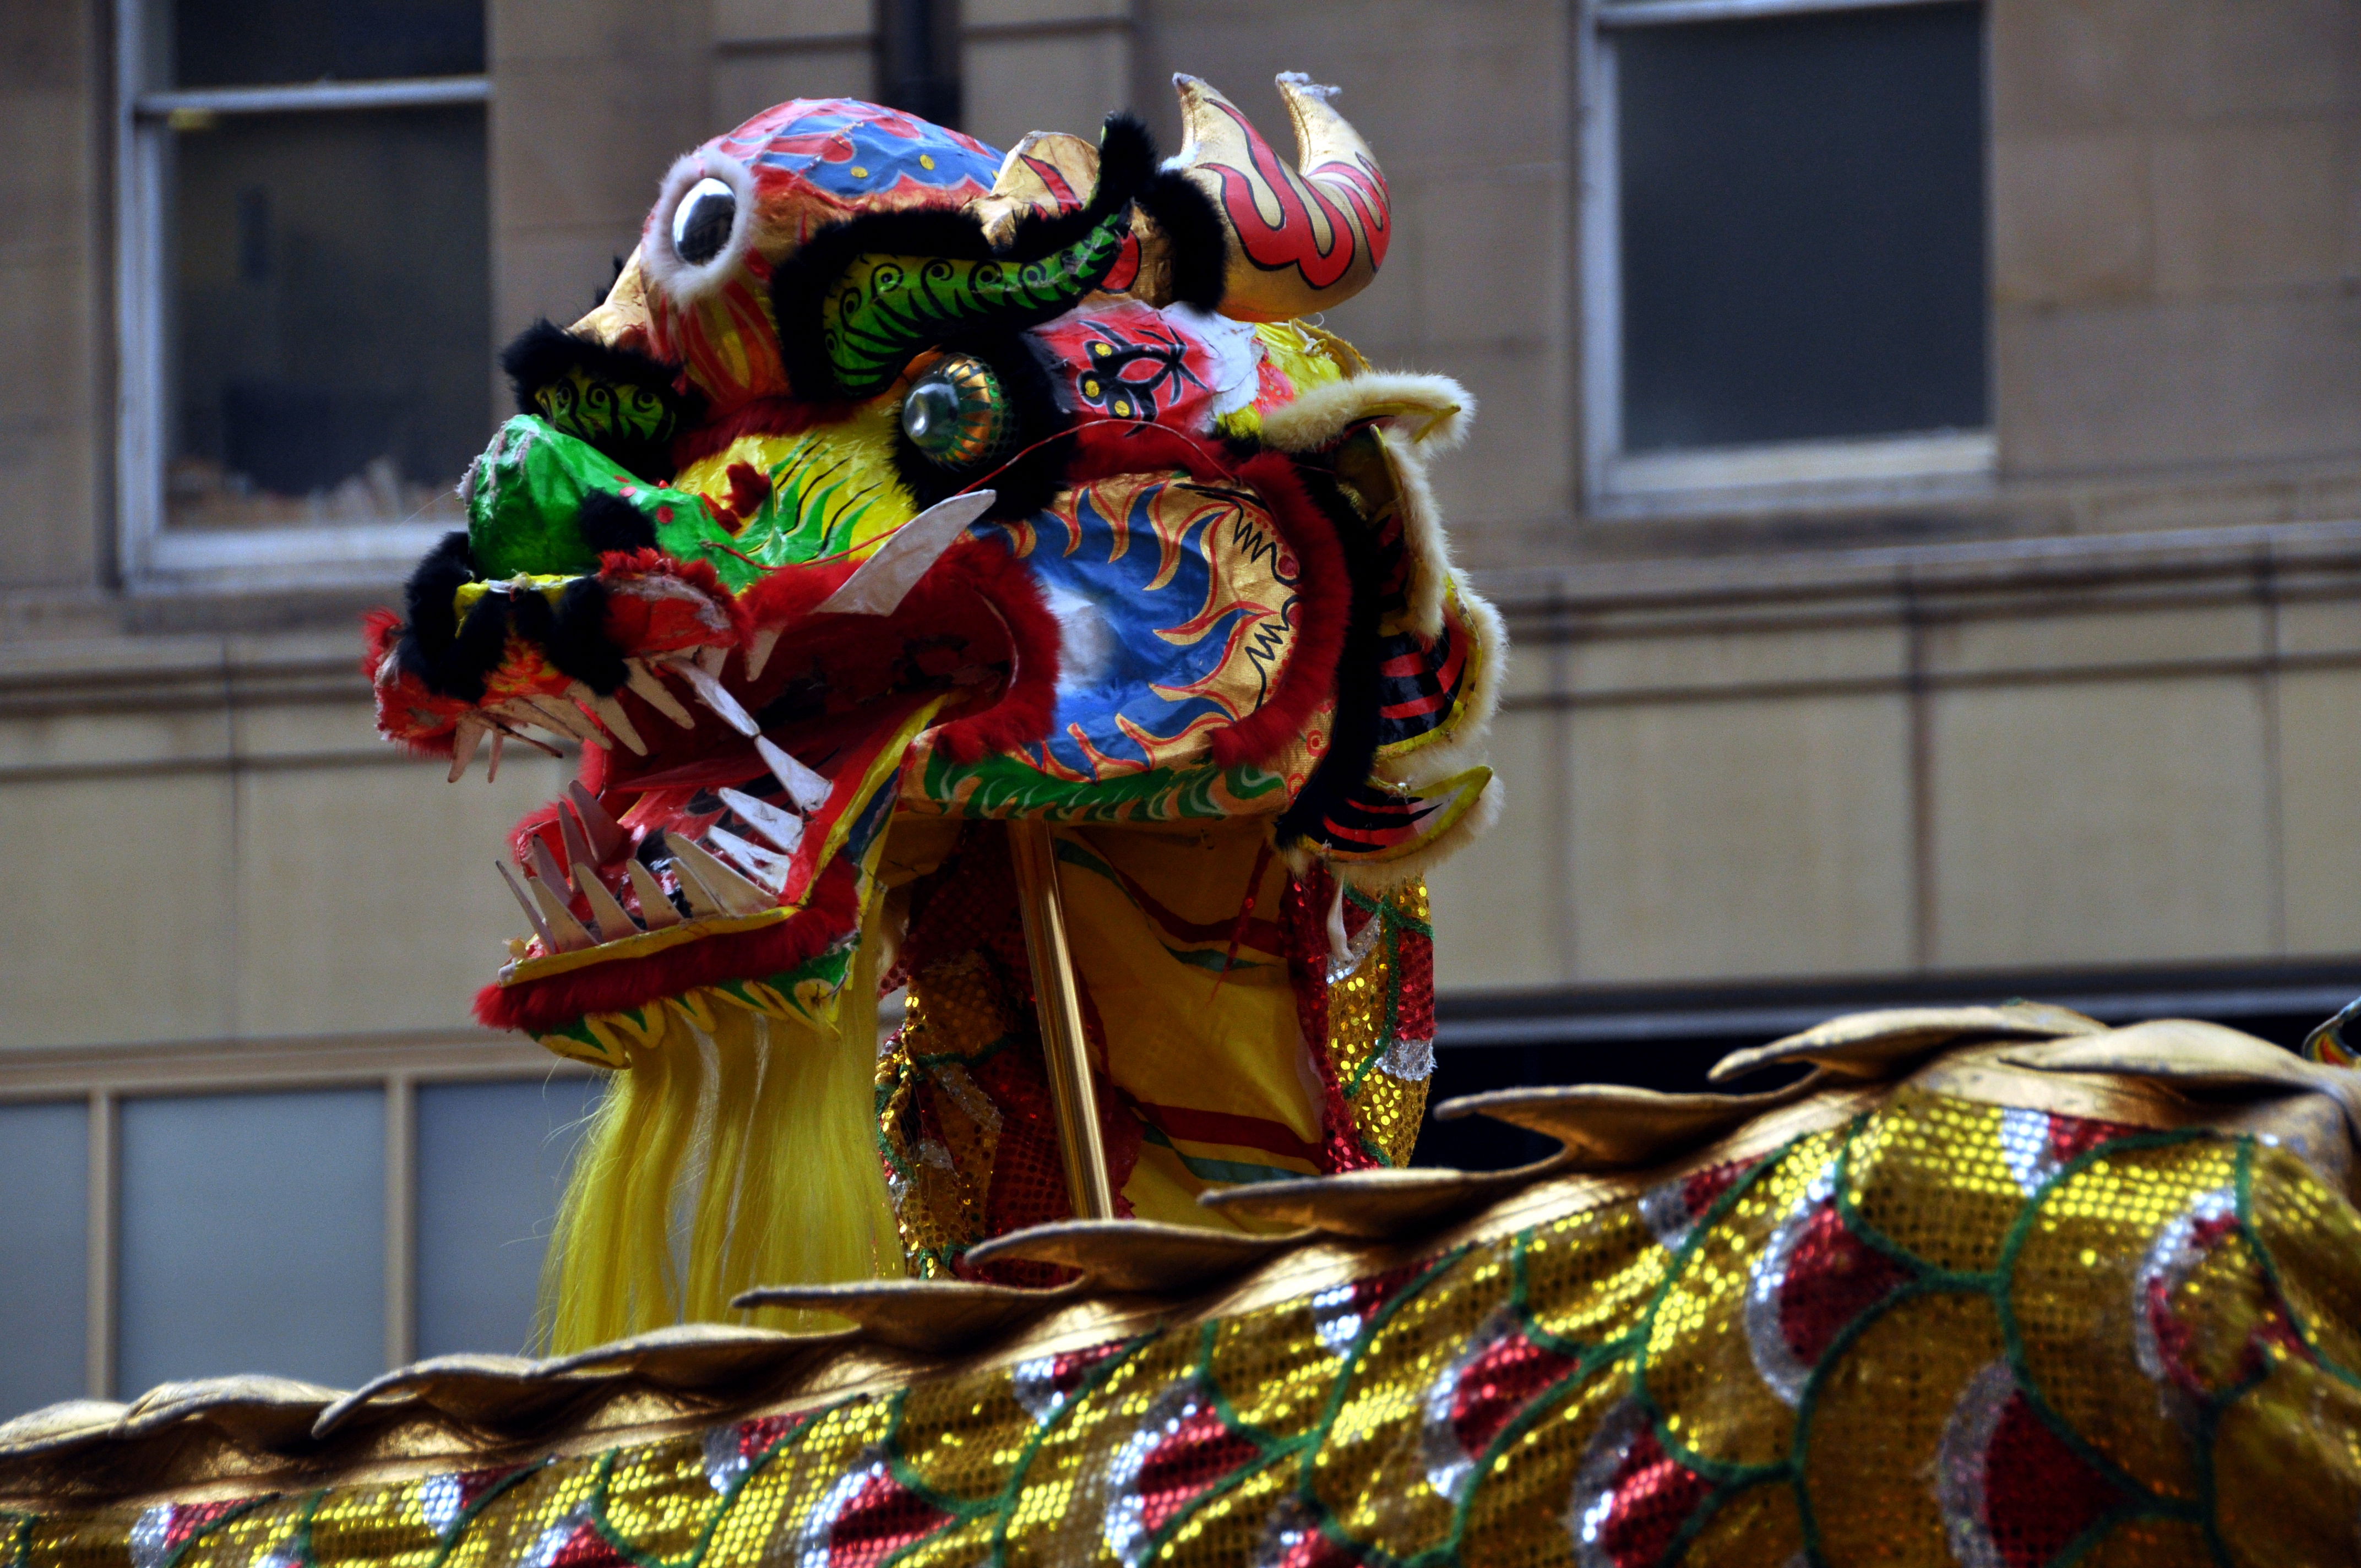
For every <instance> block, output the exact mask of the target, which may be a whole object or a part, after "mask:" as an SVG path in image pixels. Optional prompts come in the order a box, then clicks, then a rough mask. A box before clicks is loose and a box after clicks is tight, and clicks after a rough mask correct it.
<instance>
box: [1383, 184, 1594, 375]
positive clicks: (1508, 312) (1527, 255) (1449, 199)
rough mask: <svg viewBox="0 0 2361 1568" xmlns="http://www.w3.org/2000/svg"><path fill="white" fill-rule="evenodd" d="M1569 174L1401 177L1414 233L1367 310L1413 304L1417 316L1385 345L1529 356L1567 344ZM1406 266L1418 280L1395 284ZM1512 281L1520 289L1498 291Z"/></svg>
mask: <svg viewBox="0 0 2361 1568" xmlns="http://www.w3.org/2000/svg"><path fill="white" fill-rule="evenodd" d="M1570 174H1571V171H1570V170H1568V168H1567V166H1566V165H1565V164H1564V163H1561V162H1558V161H1555V160H1554V159H1548V160H1542V161H1537V162H1532V163H1524V164H1518V165H1514V166H1511V167H1510V168H1508V169H1503V170H1482V171H1478V170H1454V171H1450V172H1443V171H1431V172H1417V173H1412V174H1409V175H1405V176H1404V177H1403V178H1402V180H1401V181H1398V182H1397V183H1396V184H1395V185H1394V199H1395V212H1396V213H1397V214H1400V223H1401V224H1402V225H1403V226H1404V227H1406V228H1408V229H1409V230H1410V233H1409V234H1407V235H1401V236H1399V237H1400V238H1401V239H1402V240H1403V241H1404V242H1405V243H1401V244H1398V245H1396V246H1394V247H1391V248H1390V249H1389V251H1388V254H1387V257H1386V270H1385V271H1384V272H1383V273H1382V274H1380V277H1381V279H1382V289H1383V291H1382V292H1379V291H1378V290H1376V289H1373V290H1372V291H1371V293H1372V294H1373V295H1376V296H1377V297H1376V298H1375V299H1373V300H1372V302H1371V303H1372V304H1373V305H1374V306H1377V307H1378V308H1380V309H1382V308H1384V307H1385V305H1387V304H1391V305H1392V306H1393V308H1394V309H1395V310H1397V311H1399V310H1400V305H1401V302H1403V301H1404V300H1405V298H1411V299H1415V301H1416V306H1415V309H1416V315H1415V316H1414V317H1413V318H1412V319H1411V320H1410V321H1408V322H1404V323H1400V324H1401V325H1402V326H1406V327H1408V328H1409V329H1410V330H1409V331H1408V332H1407V333H1404V332H1400V331H1398V330H1389V331H1386V332H1385V333H1383V334H1382V335H1384V336H1387V337H1392V338H1397V339H1400V338H1405V337H1406V338H1409V339H1411V340H1412V341H1415V342H1418V343H1421V344H1422V345H1428V346H1431V347H1432V348H1433V349H1437V350H1448V349H1450V348H1452V347H1455V346H1458V345H1470V346H1483V347H1489V348H1494V349H1499V350H1509V349H1519V348H1521V349H1524V350H1526V351H1527V352H1531V351H1532V350H1534V349H1536V348H1538V347H1539V346H1540V345H1543V344H1546V343H1554V342H1563V341H1564V339H1565V330H1566V320H1565V308H1566V302H1568V301H1570V300H1571V299H1572V297H1573V291H1572V290H1571V289H1570V288H1569V287H1568V286H1567V280H1566V276H1565V262H1566V258H1568V257H1570V256H1572V255H1573V254H1574V240H1573V227H1572V217H1571V213H1570V204H1571V202H1572V199H1573V181H1572V179H1571V177H1570ZM1405 184H1406V185H1407V186H1408V187H1409V188H1408V190H1407V191H1405V190H1404V189H1403V187H1404V185H1405ZM1405 252H1409V253H1410V254H1407V255H1405V254H1403V253H1405ZM1404 261H1414V262H1415V264H1416V267H1417V271H1416V275H1415V278H1414V279H1412V280H1402V279H1397V278H1396V277H1395V276H1394V269H1396V268H1397V267H1399V266H1400V264H1401V263H1402V262H1404ZM1509 279H1515V280H1518V282H1517V283H1515V284H1514V285H1512V286H1508V287H1504V286H1503V280H1509ZM1405 282H1409V283H1411V284H1413V287H1411V288H1405V287H1403V284H1404V283H1405ZM1390 324H1391V323H1389V326H1390Z"/></svg>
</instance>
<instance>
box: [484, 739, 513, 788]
mask: <svg viewBox="0 0 2361 1568" xmlns="http://www.w3.org/2000/svg"><path fill="white" fill-rule="evenodd" d="M507 741H508V734H507V732H506V731H505V730H500V729H495V730H493V731H492V757H491V761H489V762H486V763H485V764H484V782H485V783H486V784H493V783H496V782H498V780H499V779H500V750H501V748H502V747H503V746H504V745H506V744H507Z"/></svg>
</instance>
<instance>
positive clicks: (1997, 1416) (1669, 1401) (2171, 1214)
mask: <svg viewBox="0 0 2361 1568" xmlns="http://www.w3.org/2000/svg"><path fill="white" fill-rule="evenodd" d="M1699 1158H1700V1160H1701V1161H1702V1163H1699V1162H1697V1161H1693V1162H1692V1163H1691V1164H1690V1165H1689V1166H1688V1167H1687V1168H1686V1169H1685V1170H1683V1171H1681V1172H1680V1173H1679V1174H1676V1175H1674V1176H1671V1177H1669V1178H1666V1179H1661V1180H1657V1181H1655V1182H1654V1183H1653V1185H1649V1186H1646V1187H1645V1188H1644V1189H1642V1188H1639V1187H1638V1184H1628V1185H1627V1188H1626V1190H1622V1191H1620V1193H1618V1194H1616V1195H1613V1196H1611V1197H1609V1198H1608V1199H1607V1200H1606V1201H1600V1200H1599V1197H1598V1193H1599V1188H1598V1186H1597V1184H1596V1183H1595V1182H1593V1183H1592V1185H1590V1186H1587V1187H1585V1186H1584V1185H1582V1181H1583V1180H1584V1179H1575V1180H1574V1181H1573V1183H1572V1184H1571V1185H1565V1184H1561V1185H1559V1186H1557V1187H1555V1188H1553V1187H1552V1186H1551V1185H1550V1184H1549V1183H1543V1184H1542V1185H1540V1186H1539V1187H1535V1188H1532V1189H1530V1190H1527V1191H1526V1192H1525V1194H1524V1195H1523V1196H1522V1197H1521V1199H1519V1200H1518V1203H1519V1204H1520V1205H1521V1206H1520V1207H1518V1208H1517V1209H1516V1210H1515V1211H1514V1219H1515V1223H1513V1225H1512V1226H1503V1227H1501V1228H1497V1229H1494V1230H1492V1231H1490V1232H1489V1233H1486V1232H1485V1231H1483V1230H1481V1229H1478V1230H1477V1231H1474V1232H1469V1233H1459V1234H1455V1233H1450V1232H1445V1233H1442V1234H1438V1235H1437V1236H1436V1237H1435V1239H1434V1240H1433V1241H1431V1242H1428V1243H1423V1244H1419V1245H1415V1246H1412V1247H1409V1248H1405V1249H1401V1250H1399V1251H1389V1250H1388V1249H1387V1248H1385V1247H1382V1246H1371V1247H1368V1248H1364V1249H1361V1250H1359V1251H1357V1252H1353V1253H1348V1254H1346V1256H1348V1257H1350V1258H1351V1259H1352V1261H1353V1263H1354V1264H1355V1267H1354V1268H1353V1269H1351V1270H1349V1271H1346V1272H1345V1273H1344V1274H1342V1275H1335V1274H1332V1275H1331V1276H1330V1277H1328V1278H1327V1280H1326V1281H1325V1282H1324V1283H1320V1284H1318V1285H1317V1286H1316V1288H1306V1289H1302V1290H1300V1291H1297V1292H1294V1293H1288V1292H1286V1291H1284V1290H1281V1291H1279V1292H1277V1293H1275V1294H1267V1295H1266V1296H1265V1297H1264V1298H1263V1299H1261V1300H1260V1301H1259V1302H1258V1303H1257V1304H1254V1305H1252V1306H1251V1307H1250V1308H1248V1309H1246V1310H1235V1311H1231V1310H1215V1311H1213V1313H1211V1315H1203V1314H1199V1315H1195V1316H1192V1315H1191V1314H1190V1313H1189V1312H1187V1311H1185V1310H1173V1311H1171V1312H1170V1313H1168V1314H1166V1315H1165V1316H1163V1317H1161V1318H1159V1319H1156V1320H1154V1321H1147V1322H1146V1323H1145V1324H1144V1326H1140V1327H1138V1328H1137V1330H1136V1331H1135V1332H1126V1333H1123V1334H1118V1335H1114V1336H1110V1337H1106V1338H1104V1339H1102V1340H1100V1341H1098V1342H1095V1343H1066V1344H1064V1345H1062V1346H1060V1345H1049V1346H1046V1347H1045V1346H1041V1345H1038V1344H1036V1345H1033V1346H1030V1347H1028V1346H1027V1345H1026V1344H1025V1343H1017V1344H1016V1345H1014V1346H1012V1347H1010V1348H1009V1349H1008V1350H1007V1351H1006V1352H1005V1354H993V1355H987V1356H985V1357H983V1361H982V1364H981V1365H977V1364H968V1365H965V1366H964V1367H962V1366H961V1365H959V1364H950V1369H948V1370H941V1371H936V1372H930V1373H928V1374H925V1375H922V1376H917V1377H916V1378H915V1379H913V1380H911V1381H908V1382H906V1384H904V1385H902V1386H899V1387H890V1386H889V1387H877V1388H872V1389H868V1390H865V1391H862V1392H860V1393H858V1394H855V1395H853V1396H851V1397H844V1398H837V1399H835V1400H834V1401H833V1402H822V1403H819V1404H818V1405H816V1406H813V1407H810V1408H789V1409H775V1410H773V1411H769V1412H765V1411H763V1409H761V1408H760V1407H757V1408H756V1409H755V1410H754V1411H753V1412H752V1413H751V1414H737V1415H733V1416H731V1417H730V1419H728V1420H721V1421H719V1423H718V1424H713V1425H710V1426H708V1428H707V1429H706V1430H703V1431H688V1432H680V1431H677V1430H676V1429H675V1431H670V1432H663V1431H659V1432H658V1433H656V1434H654V1435H642V1436H640V1437H638V1438H636V1439H635V1440H633V1441H629V1442H620V1444H618V1445H615V1446H609V1447H605V1448H603V1449H598V1448H593V1449H591V1450H590V1451H588V1452H583V1451H581V1445H579V1444H576V1445H574V1446H571V1447H563V1449H562V1451H561V1452H555V1453H550V1452H546V1451H544V1452H543V1453H539V1454H537V1455H535V1454H528V1455H526V1456H524V1457H522V1458H511V1459H507V1460H504V1461H502V1462H500V1463H498V1464H485V1465H483V1466H481V1467H475V1468H470V1467H467V1466H455V1465H447V1464H446V1466H445V1468H442V1469H440V1470H438V1471H435V1472H434V1473H432V1474H427V1475H416V1474H411V1475H400V1476H396V1477H394V1478H390V1479H388V1478H371V1479H363V1480H357V1481H351V1482H339V1483H335V1484H331V1485H327V1486H291V1487H290V1488H289V1489H287V1490H285V1491H283V1492H281V1493H280V1494H278V1495H275V1496H268V1497H242V1498H235V1499H223V1498H221V1497H218V1496H214V1497H209V1498H207V1499H205V1500H193V1499H192V1500H170V1499H168V1500H162V1501H142V1502H135V1503H127V1504H123V1505H120V1506H110V1507H105V1508H94V1509H90V1510H84V1511H72V1510H63V1511H47V1512H33V1511H27V1512H19V1513H16V1514H14V1515H0V1568H258V1565H260V1568H344V1565H347V1564H349V1565H353V1568H360V1565H364V1564H367V1565H370V1568H377V1565H387V1568H391V1565H393V1564H402V1565H405V1568H440V1565H443V1564H451V1565H453V1568H458V1565H462V1564H465V1565H467V1568H475V1565H478V1564H503V1565H504V1564H510V1563H517V1564H524V1565H527V1568H624V1565H625V1564H633V1565H637V1568H659V1565H661V1568H704V1565H707V1564H715V1565H719V1564H730V1565H737V1564H750V1565H751V1564H756V1563H762V1564H773V1563H779V1564H785V1563H793V1564H796V1565H798V1568H884V1565H885V1564H887V1563H897V1564H909V1565H912V1568H916V1565H919V1564H944V1565H947V1568H949V1565H957V1568H967V1565H970V1564H977V1563H995V1564H996V1563H1114V1564H1121V1565H1123V1568H1139V1565H1142V1564H1146V1563H1151V1562H1154V1563H1181V1564H1202V1565H1205V1568H1235V1565H1237V1564H1245V1563H1254V1564H1262V1565H1268V1568H1328V1565H1336V1564H1345V1563H1434V1564H1440V1563H1485V1564H1501V1565H1510V1568H1514V1565H1523V1564H1535V1565H1538V1564H1542V1563H1553V1564H1557V1563H1573V1564H1578V1565H1580V1568H1639V1565H1641V1564H1654V1563H1685V1564H1694V1565H1703V1564H1730V1563H1746V1564H1766V1565H1780V1564H1786V1563H1821V1564H1830V1565H1838V1564H1844V1565H1850V1564H1918V1563H1925V1564H1938V1563H1962V1564H1969V1565H1971V1568H2031V1565H2035V1564H2065V1563H2081V1564H2091V1565H2115V1564H2133V1563H2138V1564H2176V1563H2233V1564H2240V1565H2245V1564H2253V1565H2257V1568H2260V1565H2263V1564H2270V1565H2274V1568H2280V1565H2289V1564H2311V1563H2318V1564H2326V1563H2351V1562H2353V1561H2355V1557H2356V1521H2361V1218H2356V1213H2355V1211H2354V1209H2353V1207H2352V1205H2351V1204H2350V1203H2349V1202H2348V1201H2346V1199H2345V1197H2344V1196H2343V1195H2341V1194H2340V1193H2338V1192H2337V1191H2335V1190H2332V1189H2331V1188H2330V1187H2329V1186H2328V1185H2327V1184H2326V1183H2325V1182H2324V1181H2323V1179H2321V1177H2320V1176H2319V1175H2318V1174H2316V1173H2315V1172H2314V1170H2313V1169H2312V1168H2310V1167H2308V1166H2306V1165H2304V1164H2303V1163H2301V1161H2299V1160H2298V1159H2297V1158H2296V1157H2294V1156H2293V1155H2292V1154H2291V1153H2290V1152H2289V1150H2288V1149H2287V1148H2284V1147H2280V1146H2274V1145H2273V1144H2271V1143H2270V1142H2269V1141H2268V1140H2266V1139H2264V1138H2260V1137H2257V1136H2256V1135H2252V1134H2244V1135H2238V1134H2233V1133H2225V1132H2219V1131H2210V1130H2208V1129H2206V1128H2204V1127H2202V1126H2200V1127H2187V1128H2178V1129H2158V1128H2144V1127H2137V1126H2131V1125H2125V1124H2111V1123H2107V1122H2099V1121H2092V1120H2087V1119H2081V1118H2077V1117H2073V1116H2069V1115H2065V1114H2061V1113H2055V1112H2051V1111H2047V1110H2042V1109H2036V1108H2029V1107H2026V1106H2023V1105H2006V1104H1994V1103H1984V1102H1977V1101H1971V1100H1967V1099H1962V1098H1958V1097H1954V1096H1950V1095H1946V1094H1942V1093H1938V1092H1933V1091H1926V1090H1921V1089H1916V1088H1905V1089H1902V1090H1900V1091H1896V1092H1894V1094H1892V1095H1891V1096H1890V1097H1887V1098H1885V1099H1884V1100H1883V1102H1882V1103H1880V1104H1878V1105H1877V1106H1876V1108H1874V1109H1873V1110H1871V1111H1869V1112H1866V1113H1862V1114H1860V1115H1858V1116H1855V1117H1853V1118H1852V1119H1851V1120H1850V1121H1849V1122H1845V1123H1843V1124H1840V1125H1835V1126H1823V1127H1821V1128H1819V1129H1818V1130H1814V1131H1807V1132H1804V1133H1802V1134H1800V1135H1795V1136H1793V1137H1791V1138H1789V1139H1788V1140H1787V1141H1786V1142H1784V1144H1780V1145H1778V1146H1775V1147H1773V1148H1772V1149H1771V1150H1770V1152H1768V1153H1767V1154H1764V1155H1762V1156H1761V1157H1729V1156H1726V1155H1724V1156H1716V1155H1714V1154H1712V1153H1710V1152H1708V1153H1706V1154H1704V1155H1703V1156H1701V1157H1699ZM1553 1191H1554V1192H1556V1193H1557V1194H1559V1196H1556V1197H1553V1196H1552V1193H1553ZM1586 1194H1587V1196H1586Z"/></svg>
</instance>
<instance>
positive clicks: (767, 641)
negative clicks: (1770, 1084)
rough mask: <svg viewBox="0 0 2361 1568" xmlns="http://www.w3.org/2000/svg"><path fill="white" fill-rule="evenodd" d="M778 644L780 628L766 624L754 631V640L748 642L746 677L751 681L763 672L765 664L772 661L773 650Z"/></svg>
mask: <svg viewBox="0 0 2361 1568" xmlns="http://www.w3.org/2000/svg"><path fill="white" fill-rule="evenodd" d="M778 645H779V628H777V627H775V626H766V627H764V628H763V630H760V631H757V632H756V633H754V640H753V641H752V642H749V643H748V644H746V678H747V679H748V680H749V681H752V680H754V679H755V678H757V677H758V676H760V675H761V674H762V673H763V665H765V664H767V663H770V662H771V651H772V650H773V649H774V648H776V647H778Z"/></svg>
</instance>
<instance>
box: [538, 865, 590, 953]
mask: <svg viewBox="0 0 2361 1568" xmlns="http://www.w3.org/2000/svg"><path fill="white" fill-rule="evenodd" d="M534 847H535V848H536V849H538V850H540V851H541V853H540V854H539V855H538V856H536V857H535V859H537V860H539V861H541V862H542V864H543V865H544V867H545V866H548V865H549V850H548V847H547V846H546V845H543V844H541V843H539V841H538V840H536V841H535V844H534ZM524 880H525V885H526V886H528V887H530V888H532V889H533V897H534V898H535V899H537V900H539V901H540V904H541V916H542V919H543V920H544V922H545V923H546V929H547V931H548V933H549V936H550V938H551V943H552V945H553V946H554V947H555V948H556V949H557V951H559V952H561V953H578V952H580V951H581V950H582V949H583V948H594V947H597V946H598V939H597V938H593V937H592V936H591V935H590V933H589V932H588V930H587V929H585V928H584V927H583V924H582V922H581V921H579V920H577V919H576V918H574V911H573V910H571V909H568V908H567V907H566V896H565V894H561V893H559V892H558V891H557V890H558V889H559V888H561V887H564V886H565V885H566V884H565V883H563V882H555V883H553V882H552V881H551V880H550V879H549V878H548V876H547V875H546V873H545V872H544V874H543V875H539V876H536V875H534V874H533V871H531V870H528V871H527V872H525V875H524Z"/></svg>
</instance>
